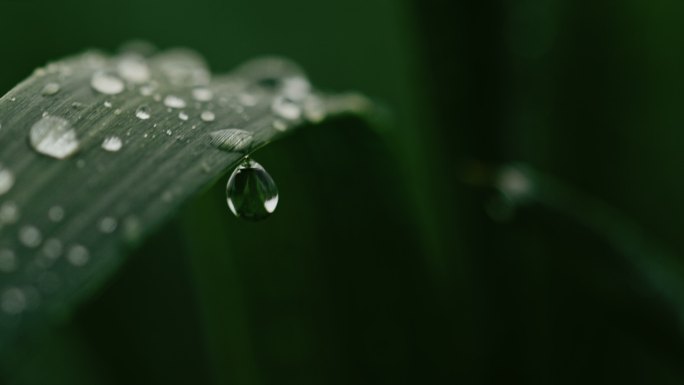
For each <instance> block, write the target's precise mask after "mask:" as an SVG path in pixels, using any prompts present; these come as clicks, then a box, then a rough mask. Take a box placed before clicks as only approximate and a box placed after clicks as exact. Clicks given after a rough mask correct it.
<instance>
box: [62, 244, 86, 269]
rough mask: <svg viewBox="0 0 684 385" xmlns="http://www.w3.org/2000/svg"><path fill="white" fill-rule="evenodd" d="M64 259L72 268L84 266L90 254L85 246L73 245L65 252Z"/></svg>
mask: <svg viewBox="0 0 684 385" xmlns="http://www.w3.org/2000/svg"><path fill="white" fill-rule="evenodd" d="M66 259H67V261H69V263H71V264H72V265H74V266H84V265H85V264H86V263H88V261H89V260H90V252H89V251H88V249H86V248H85V246H82V245H73V246H71V248H70V249H69V252H67V255H66Z"/></svg>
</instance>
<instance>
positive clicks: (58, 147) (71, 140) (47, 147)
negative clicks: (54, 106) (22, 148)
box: [29, 116, 78, 159]
mask: <svg viewBox="0 0 684 385" xmlns="http://www.w3.org/2000/svg"><path fill="white" fill-rule="evenodd" d="M29 137H30V142H31V146H32V147H33V149H34V150H36V151H38V152H39V153H41V154H43V155H47V156H51V157H53V158H57V159H64V158H66V157H68V156H69V155H71V154H73V153H74V152H76V150H78V139H77V138H76V131H74V129H73V128H72V127H71V124H70V123H69V122H68V121H67V120H65V119H62V118H58V117H56V116H45V117H43V118H42V119H40V120H39V121H38V122H36V123H35V124H34V125H33V126H32V127H31V131H30V136H29Z"/></svg>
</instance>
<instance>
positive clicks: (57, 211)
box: [48, 206, 64, 222]
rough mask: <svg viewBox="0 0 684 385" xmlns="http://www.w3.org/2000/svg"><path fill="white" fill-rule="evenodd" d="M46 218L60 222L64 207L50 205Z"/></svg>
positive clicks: (62, 217)
mask: <svg viewBox="0 0 684 385" xmlns="http://www.w3.org/2000/svg"><path fill="white" fill-rule="evenodd" d="M48 218H50V220H51V221H53V222H60V221H61V220H62V219H64V209H63V208H62V206H52V207H50V209H48Z"/></svg>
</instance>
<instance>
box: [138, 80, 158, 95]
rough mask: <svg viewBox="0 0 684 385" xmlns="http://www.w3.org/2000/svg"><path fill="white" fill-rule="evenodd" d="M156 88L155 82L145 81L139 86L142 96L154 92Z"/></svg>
mask: <svg viewBox="0 0 684 385" xmlns="http://www.w3.org/2000/svg"><path fill="white" fill-rule="evenodd" d="M156 90H157V85H156V83H152V82H151V83H146V84H144V85H142V86H140V95H142V96H150V95H152V94H153V93H154V91H156Z"/></svg>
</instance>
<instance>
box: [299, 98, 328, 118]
mask: <svg viewBox="0 0 684 385" xmlns="http://www.w3.org/2000/svg"><path fill="white" fill-rule="evenodd" d="M325 115H326V110H325V104H323V101H322V100H321V98H319V97H317V96H310V97H308V98H306V99H305V100H304V117H305V118H306V120H308V121H309V122H311V123H320V122H321V121H323V119H325Z"/></svg>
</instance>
